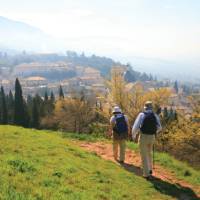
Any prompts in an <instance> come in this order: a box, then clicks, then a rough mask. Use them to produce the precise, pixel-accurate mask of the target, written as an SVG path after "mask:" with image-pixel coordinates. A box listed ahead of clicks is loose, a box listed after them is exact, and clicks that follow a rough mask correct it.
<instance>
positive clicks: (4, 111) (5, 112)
mask: <svg viewBox="0 0 200 200" xmlns="http://www.w3.org/2000/svg"><path fill="white" fill-rule="evenodd" d="M1 102H2V113H1V114H2V118H1V119H2V124H7V123H8V110H7V105H6V97H5V93H4V89H3V87H2V86H1Z"/></svg>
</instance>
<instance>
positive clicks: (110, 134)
mask: <svg viewBox="0 0 200 200" xmlns="http://www.w3.org/2000/svg"><path fill="white" fill-rule="evenodd" d="M115 123H116V122H115V117H114V116H112V117H111V118H110V126H109V136H110V137H112V132H113V127H114V126H115Z"/></svg>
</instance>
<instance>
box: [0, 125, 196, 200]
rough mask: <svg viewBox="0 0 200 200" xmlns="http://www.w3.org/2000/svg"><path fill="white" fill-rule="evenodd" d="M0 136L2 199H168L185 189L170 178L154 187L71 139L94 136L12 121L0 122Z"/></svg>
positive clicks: (91, 138)
mask: <svg viewBox="0 0 200 200" xmlns="http://www.w3.org/2000/svg"><path fill="white" fill-rule="evenodd" d="M0 136H1V140H0V161H1V165H0V173H1V176H0V199H6V200H29V199H37V200H42V199H45V200H46V199H47V200H51V199H59V200H61V199H65V200H70V199H75V200H79V199H81V200H82V199H83V200H107V199H113V200H118V199H119V200H123V199H125V200H126V199H130V200H133V199H138V200H143V199H148V200H149V199H155V200H156V199H158V200H162V199H166V200H167V199H177V196H176V193H177V192H180V191H182V190H183V189H182V188H178V187H177V186H175V185H173V184H171V185H170V184H169V183H168V185H167V187H168V188H167V189H164V187H162V184H166V183H162V184H161V183H160V187H161V188H157V187H155V185H154V184H153V183H151V182H147V181H146V180H144V179H143V178H141V177H139V176H136V175H134V174H132V173H130V172H128V171H126V170H124V169H123V168H122V167H120V166H118V165H116V164H114V163H112V162H110V161H105V160H102V159H101V158H100V157H98V156H97V155H95V154H93V153H88V152H86V151H83V150H82V149H80V148H79V147H78V146H76V145H75V144H74V140H77V139H79V140H80V139H82V140H87V139H88V140H90V141H94V140H95V138H93V137H88V136H84V135H82V136H77V135H73V134H68V137H62V136H63V135H62V134H60V133H56V132H51V131H36V130H32V129H24V128H20V127H15V126H0ZM72 139H73V142H72ZM134 148H135V147H134ZM174 170H176V169H174ZM191 172H192V173H193V171H191ZM191 176H193V174H192V175H191ZM195 183H196V181H195ZM165 188H166V187H165ZM183 192H184V190H183ZM185 192H188V191H185Z"/></svg>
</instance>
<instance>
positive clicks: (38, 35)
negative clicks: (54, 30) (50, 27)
mask: <svg viewBox="0 0 200 200" xmlns="http://www.w3.org/2000/svg"><path fill="white" fill-rule="evenodd" d="M54 48H55V45H54V40H53V39H52V38H51V37H50V36H48V35H47V34H45V33H44V32H42V31H41V30H40V29H38V28H36V27H33V26H30V25H28V24H26V23H23V22H19V21H14V20H10V19H8V18H5V17H1V16H0V49H17V50H24V49H26V50H29V51H40V52H42V51H45V50H47V49H48V50H50V49H52V50H53V49H54Z"/></svg>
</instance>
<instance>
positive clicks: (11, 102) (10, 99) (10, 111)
mask: <svg viewBox="0 0 200 200" xmlns="http://www.w3.org/2000/svg"><path fill="white" fill-rule="evenodd" d="M7 102H8V122H9V123H10V124H12V123H13V119H14V103H15V102H14V97H13V94H12V91H11V90H10V91H9V94H8V96H7Z"/></svg>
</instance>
